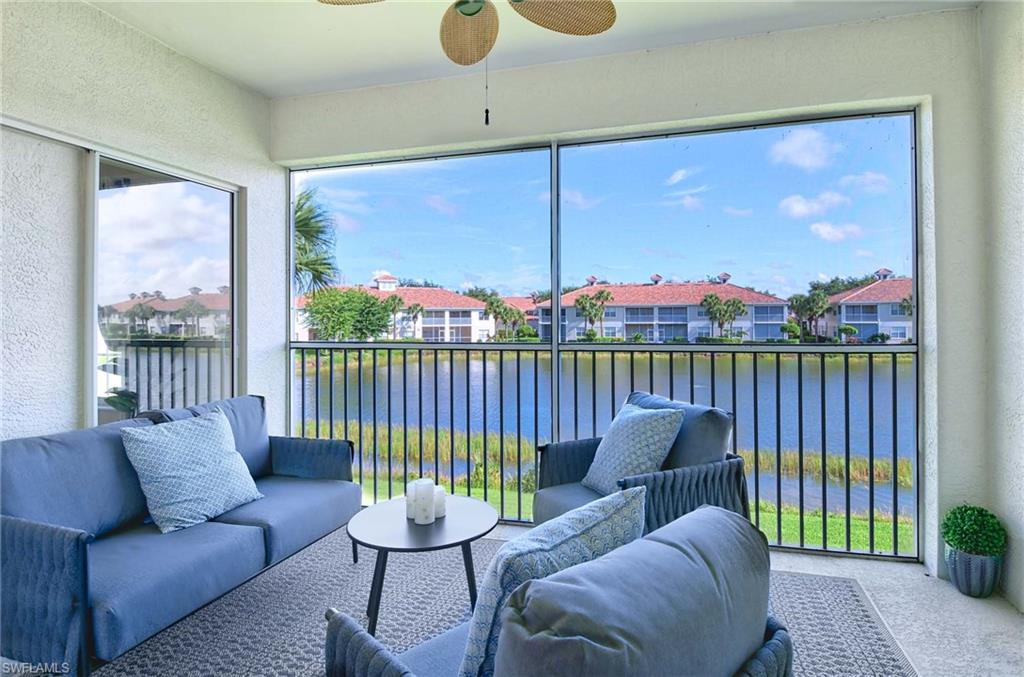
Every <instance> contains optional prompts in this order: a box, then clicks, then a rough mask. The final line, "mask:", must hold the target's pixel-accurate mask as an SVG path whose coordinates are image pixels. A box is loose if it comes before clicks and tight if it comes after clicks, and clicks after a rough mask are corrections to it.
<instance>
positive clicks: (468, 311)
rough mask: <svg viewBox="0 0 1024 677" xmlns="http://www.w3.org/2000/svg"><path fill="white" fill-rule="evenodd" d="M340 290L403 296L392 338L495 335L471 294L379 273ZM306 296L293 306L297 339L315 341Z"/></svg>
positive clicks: (463, 339)
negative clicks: (407, 282)
mask: <svg viewBox="0 0 1024 677" xmlns="http://www.w3.org/2000/svg"><path fill="white" fill-rule="evenodd" d="M338 288H339V289H358V290H361V291H365V292H366V293H368V294H370V295H372V296H374V297H376V298H378V299H380V300H382V301H383V300H384V299H386V298H388V297H389V296H398V297H399V298H400V299H402V309H401V310H400V311H399V312H398V315H397V317H396V318H395V320H396V321H395V324H394V327H392V331H391V335H390V336H387V335H386V336H381V337H379V338H378V340H382V339H383V340H386V339H389V338H398V339H412V338H415V339H420V340H423V341H429V342H432V343H472V342H478V341H489V340H490V339H491V338H492V337H493V336H494V329H495V328H494V318H492V317H488V316H487V315H486V313H485V308H486V306H485V304H484V303H483V301H479V300H477V299H475V298H473V297H471V296H466V295H465V294H459V293H457V292H453V291H450V290H448V289H442V288H440V287H403V286H401V285H399V281H398V278H396V277H393V276H391V275H378V276H377V277H375V278H374V279H373V286H372V287H366V286H363V285H354V286H340V287H338ZM305 305H306V297H304V296H302V297H299V298H298V299H296V303H295V308H294V309H293V323H292V326H293V327H294V334H295V337H294V338H295V340H297V341H313V340H316V338H317V336H316V331H315V330H313V329H312V328H311V327H310V326H309V325H308V323H307V321H306V314H305V313H304V312H302V309H303V308H305ZM415 306H419V307H420V308H422V311H420V312H419V313H417V314H416V315H413V314H412V313H410V312H409V308H411V307H415Z"/></svg>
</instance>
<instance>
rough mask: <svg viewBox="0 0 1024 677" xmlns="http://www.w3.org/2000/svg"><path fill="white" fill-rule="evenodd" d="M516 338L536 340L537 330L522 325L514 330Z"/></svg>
mask: <svg viewBox="0 0 1024 677" xmlns="http://www.w3.org/2000/svg"><path fill="white" fill-rule="evenodd" d="M516 338H519V339H524V338H537V330H536V329H534V328H533V327H531V326H530V325H528V324H524V325H522V326H521V327H519V328H518V329H516Z"/></svg>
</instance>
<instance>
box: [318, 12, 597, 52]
mask: <svg viewBox="0 0 1024 677" xmlns="http://www.w3.org/2000/svg"><path fill="white" fill-rule="evenodd" d="M382 1H383V0H319V2H321V3H323V4H325V5H368V4H371V3H375V2H382ZM508 2H509V4H510V5H512V8H513V9H514V10H515V11H516V12H518V13H519V15H520V16H522V17H523V18H524V19H526V20H527V21H530V22H533V23H535V24H537V25H538V26H541V27H542V28H547V29H548V30H552V31H556V32H558V33H565V34H566V35H596V34H598V33H603V32H604V31H606V30H608V29H609V28H611V27H612V25H613V24H614V23H615V5H614V4H613V3H612V1H611V0H508ZM497 39H498V10H497V8H496V7H495V6H494V3H493V2H491V0H456V1H455V2H453V3H452V4H451V6H450V7H448V9H447V10H446V11H445V13H444V16H442V17H441V48H442V49H443V50H444V53H445V54H446V55H447V56H448V58H449V59H451V60H452V61H454V62H455V63H457V64H459V65H460V66H470V65H472V64H475V63H477V62H478V61H480V60H482V59H483V58H484V57H486V56H487V54H488V53H489V52H490V51H491V48H492V47H494V42H495V41H496V40H497Z"/></svg>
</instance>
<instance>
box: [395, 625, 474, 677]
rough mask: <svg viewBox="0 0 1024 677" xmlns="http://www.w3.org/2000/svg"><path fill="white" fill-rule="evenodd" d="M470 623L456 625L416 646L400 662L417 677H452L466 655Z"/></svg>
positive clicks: (403, 655)
mask: <svg viewBox="0 0 1024 677" xmlns="http://www.w3.org/2000/svg"><path fill="white" fill-rule="evenodd" d="M468 637H469V623H463V624H462V625H456V626H455V627H454V628H452V629H451V630H449V631H447V632H444V633H441V634H440V635H438V636H437V637H433V638H431V639H428V640H427V641H426V642H423V643H422V644H419V645H417V646H414V647H413V648H411V649H409V650H408V651H406V652H405V653H404V654H401V655H400V656H399V657H398V660H400V661H401V662H402V664H403V665H405V667H407V668H408V669H409V671H410V672H411V673H413V674H414V675H416V677H452V675H454V674H456V673H457V672H458V670H459V664H460V663H461V662H462V657H463V655H465V653H466V639H467V638H468Z"/></svg>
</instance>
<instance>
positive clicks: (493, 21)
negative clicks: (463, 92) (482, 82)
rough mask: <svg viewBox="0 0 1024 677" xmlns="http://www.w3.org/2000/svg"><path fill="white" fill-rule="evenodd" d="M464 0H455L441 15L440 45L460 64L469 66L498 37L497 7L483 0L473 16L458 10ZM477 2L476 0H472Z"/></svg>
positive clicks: (449, 56)
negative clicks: (481, 5)
mask: <svg viewBox="0 0 1024 677" xmlns="http://www.w3.org/2000/svg"><path fill="white" fill-rule="evenodd" d="M463 4H465V0H457V1H456V2H454V3H452V5H451V6H450V7H449V8H448V10H447V11H445V13H444V16H443V17H442V18H441V49H443V50H444V53H445V54H447V55H448V58H449V59H451V60H452V61H454V62H455V63H457V64H459V65H460V66H471V65H473V64H475V63H477V62H478V61H480V60H481V59H483V58H484V57H485V56H487V54H488V53H489V52H490V51H491V48H492V47H494V42H495V40H497V39H498V10H497V9H496V8H495V7H494V3H493V2H491V0H485V2H484V3H483V7H481V8H480V9H479V10H478V11H477V12H476V13H475V14H473V15H472V16H466V15H464V14H463V13H462V12H460V11H459V7H460V5H463ZM474 4H476V3H474Z"/></svg>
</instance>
